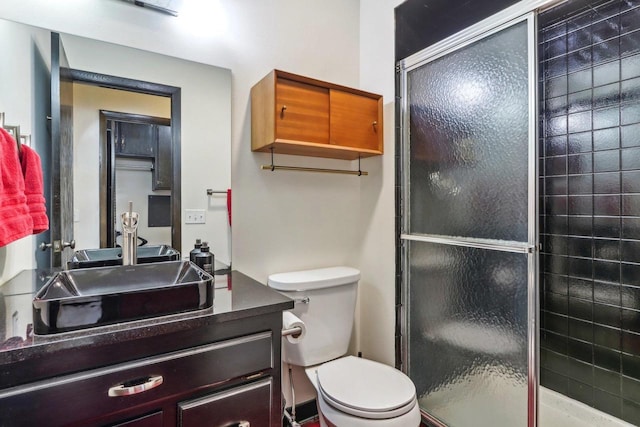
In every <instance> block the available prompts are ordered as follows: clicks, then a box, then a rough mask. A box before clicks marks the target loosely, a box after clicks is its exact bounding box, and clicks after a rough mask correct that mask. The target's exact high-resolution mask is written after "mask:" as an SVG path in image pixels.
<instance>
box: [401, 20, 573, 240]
mask: <svg viewBox="0 0 640 427" xmlns="http://www.w3.org/2000/svg"><path fill="white" fill-rule="evenodd" d="M407 78H408V97H409V114H410V147H409V150H410V156H409V157H410V165H409V169H410V171H409V173H410V177H409V178H410V181H409V182H410V199H411V202H410V218H409V221H410V224H409V232H410V233H417V234H435V235H447V236H462V237H473V238H487V239H501V240H511V241H527V196H528V194H527V170H528V164H527V154H526V153H527V152H528V120H529V114H528V101H529V96H528V74H527V27H526V23H525V22H523V23H519V24H516V25H514V26H513V27H510V28H508V29H505V30H502V31H501V32H499V33H496V34H494V35H491V36H489V37H487V38H485V39H482V40H480V41H478V42H476V43H474V44H472V45H469V46H467V47H464V48H462V49H461V50H458V51H455V52H453V53H451V54H449V55H446V56H444V57H442V58H439V59H437V60H435V61H433V62H429V63H427V64H425V65H423V66H421V67H419V68H416V69H415V70H412V71H410V72H409V73H408V76H407ZM562 119H563V120H564V122H563V123H564V124H558V126H557V129H555V128H554V129H555V130H553V132H556V133H557V134H559V133H565V134H566V119H564V117H562Z"/></svg>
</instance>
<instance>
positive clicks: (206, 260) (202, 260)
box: [194, 242, 213, 275]
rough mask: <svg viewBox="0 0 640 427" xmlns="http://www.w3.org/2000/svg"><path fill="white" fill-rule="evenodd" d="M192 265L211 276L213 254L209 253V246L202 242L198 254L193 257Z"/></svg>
mask: <svg viewBox="0 0 640 427" xmlns="http://www.w3.org/2000/svg"><path fill="white" fill-rule="evenodd" d="M194 263H195V264H196V265H197V266H198V267H200V268H201V269H203V270H204V271H205V272H207V273H209V274H211V275H213V254H212V253H210V252H209V244H208V243H207V242H202V247H201V248H200V253H197V254H196V255H195V260H194Z"/></svg>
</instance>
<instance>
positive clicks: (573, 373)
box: [539, 0, 640, 425]
mask: <svg viewBox="0 0 640 427" xmlns="http://www.w3.org/2000/svg"><path fill="white" fill-rule="evenodd" d="M583 4H584V2H583ZM539 48H540V59H541V73H540V91H541V95H540V99H541V104H542V105H541V108H542V111H543V114H541V123H540V126H541V129H540V136H541V141H540V197H541V200H540V230H541V242H542V244H543V250H542V255H541V258H540V261H541V262H540V265H541V270H542V271H541V274H540V278H541V281H540V283H541V286H540V290H541V297H540V306H541V316H540V319H541V326H542V327H541V331H540V337H541V345H540V347H541V348H540V358H541V369H540V377H541V383H542V385H543V386H545V387H548V388H550V389H553V390H555V391H558V392H560V393H563V394H565V395H567V396H569V397H571V398H574V399H576V400H579V401H581V402H584V403H586V404H588V405H591V406H593V407H595V408H597V409H599V410H602V411H604V412H607V413H610V414H612V415H614V416H616V417H619V418H622V419H624V420H626V421H629V422H631V423H634V424H636V425H640V1H638V0H636V1H630V0H627V1H614V2H608V3H605V4H604V5H601V6H598V7H595V8H591V9H590V10H589V11H587V12H583V13H580V14H578V15H574V16H572V17H571V18H568V19H564V20H563V21H561V22H556V23H553V24H551V25H549V26H547V27H545V28H543V29H541V31H540V46H539Z"/></svg>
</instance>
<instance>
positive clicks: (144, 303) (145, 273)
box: [33, 261, 213, 335]
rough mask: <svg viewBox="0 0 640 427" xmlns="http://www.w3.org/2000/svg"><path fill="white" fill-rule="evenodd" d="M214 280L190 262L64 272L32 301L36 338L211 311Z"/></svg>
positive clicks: (48, 283)
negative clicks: (160, 317) (180, 314)
mask: <svg viewBox="0 0 640 427" xmlns="http://www.w3.org/2000/svg"><path fill="white" fill-rule="evenodd" d="M212 285H213V277H212V276H211V275H209V274H207V273H205V272H204V271H203V270H201V269H200V268H198V267H197V266H196V265H195V264H193V263H191V262H189V261H171V262H161V263H156V264H145V265H133V266H113V267H99V268H88V269H78V270H68V271H61V272H59V273H57V274H56V275H55V276H53V277H52V278H51V279H50V280H49V281H48V282H47V284H45V285H44V287H43V288H42V289H40V291H39V292H38V293H37V294H36V296H35V297H34V299H33V314H34V316H33V323H34V332H35V333H36V334H39V335H44V334H53V333H58V332H67V331H73V330H76V329H84V328H90V327H94V326H102V325H108V324H112V323H119V322H124V321H128V320H137V319H145V318H150V317H157V316H163V315H167V314H174V313H181V312H185V311H190V310H198V309H203V308H207V307H211V306H212V305H213V286H212Z"/></svg>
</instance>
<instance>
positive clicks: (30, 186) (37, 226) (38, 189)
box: [20, 145, 49, 234]
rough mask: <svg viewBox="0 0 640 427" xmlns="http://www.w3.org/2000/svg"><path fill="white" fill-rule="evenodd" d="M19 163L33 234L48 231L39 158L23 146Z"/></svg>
mask: <svg viewBox="0 0 640 427" xmlns="http://www.w3.org/2000/svg"><path fill="white" fill-rule="evenodd" d="M20 161H21V163H22V175H23V176H24V195H25V196H27V207H28V208H29V215H31V220H32V221H33V234H38V233H42V232H43V231H47V230H48V229H49V218H48V217H47V208H46V207H45V199H44V182H43V180H42V164H41V163H40V156H39V155H38V153H36V152H35V151H34V150H32V149H31V148H30V147H27V146H26V145H23V146H22V154H21V155H20Z"/></svg>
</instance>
